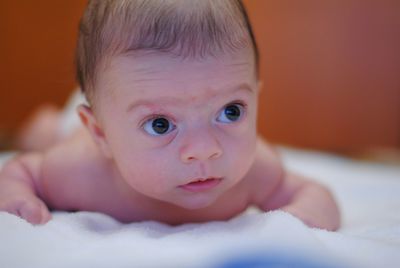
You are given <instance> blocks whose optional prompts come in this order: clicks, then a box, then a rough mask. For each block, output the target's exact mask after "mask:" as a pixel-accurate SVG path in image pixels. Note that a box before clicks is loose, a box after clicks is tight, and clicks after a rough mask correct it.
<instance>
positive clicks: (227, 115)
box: [217, 103, 244, 123]
mask: <svg viewBox="0 0 400 268" xmlns="http://www.w3.org/2000/svg"><path fill="white" fill-rule="evenodd" d="M243 110H244V106H243V105H242V104H239V103H234V104H229V105H227V106H225V108H224V109H222V111H221V112H220V114H219V115H218V118H217V121H219V122H222V123H231V122H235V121H237V120H239V119H240V117H241V116H242V114H243Z"/></svg>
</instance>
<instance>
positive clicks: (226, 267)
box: [215, 254, 346, 268]
mask: <svg viewBox="0 0 400 268" xmlns="http://www.w3.org/2000/svg"><path fill="white" fill-rule="evenodd" d="M265 267H268V268H278V267H279V268H284V267H290V268H339V267H340V268H342V267H346V266H338V265H334V264H328V263H325V262H322V261H316V260H315V259H310V258H306V257H298V256H285V255H282V254H276V255H275V254H274V255H260V254H254V255H251V254H247V255H242V256H236V257H232V258H231V259H228V260H227V261H225V262H224V261H223V262H222V263H221V264H220V265H218V266H216V267H215V268H265Z"/></svg>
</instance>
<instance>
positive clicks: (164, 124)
mask: <svg viewBox="0 0 400 268" xmlns="http://www.w3.org/2000/svg"><path fill="white" fill-rule="evenodd" d="M143 129H144V130H145V131H146V132H147V133H149V134H150V135H153V136H160V135H165V134H167V133H169V132H171V131H172V130H174V129H175V125H173V124H172V123H171V122H170V121H169V120H168V119H166V118H164V117H157V118H153V119H150V120H147V121H146V122H145V123H144V125H143Z"/></svg>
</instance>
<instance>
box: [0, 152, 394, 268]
mask: <svg viewBox="0 0 400 268" xmlns="http://www.w3.org/2000/svg"><path fill="white" fill-rule="evenodd" d="M281 152H282V156H283V159H284V162H285V163H286V166H287V167H288V168H289V169H291V170H295V171H297V172H300V173H302V174H304V175H309V176H312V177H314V178H315V179H316V180H318V181H320V182H322V183H324V184H326V185H328V186H329V187H330V188H331V189H332V191H333V193H334V194H335V196H336V198H337V200H338V203H339V205H340V208H341V211H342V217H343V222H342V223H343V227H342V228H341V230H340V231H338V232H327V231H324V230H319V229H312V228H308V227H306V226H305V225H304V224H303V223H302V222H300V221H299V220H297V219H296V218H294V217H292V216H291V215H289V214H287V213H284V212H281V211H274V212H270V213H260V212H258V211H254V210H249V211H247V212H246V213H244V214H243V215H241V216H238V217H236V218H235V219H233V220H231V221H228V222H209V223H205V224H186V225H182V226H178V227H170V226H167V225H164V224H161V223H156V222H143V223H132V224H121V223H119V222H117V221H115V220H114V219H112V218H110V217H108V216H106V215H102V214H98V213H88V212H79V213H65V212H54V213H53V220H52V221H51V222H49V223H48V224H46V225H44V226H31V225H30V224H28V223H26V222H25V221H23V220H21V219H19V218H18V217H15V216H13V215H10V214H7V213H4V212H2V213H0V267H139V268H141V267H210V268H211V267H216V268H219V267H221V268H222V267H226V268H227V267H231V268H233V267H400V167H394V166H385V165H379V164H373V163H367V162H357V161H352V160H350V159H346V158H340V157H336V156H333V155H328V154H323V153H318V152H306V151H299V150H291V149H287V148H281ZM0 156H1V154H0ZM0 163H1V157H0ZM233 198H234V197H233ZM279 265H281V266H279Z"/></svg>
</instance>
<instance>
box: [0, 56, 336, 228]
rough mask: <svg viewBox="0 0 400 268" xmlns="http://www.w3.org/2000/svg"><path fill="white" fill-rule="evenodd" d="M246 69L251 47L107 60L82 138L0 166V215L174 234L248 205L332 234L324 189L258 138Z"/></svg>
mask: <svg viewBox="0 0 400 268" xmlns="http://www.w3.org/2000/svg"><path fill="white" fill-rule="evenodd" d="M254 66H255V64H254V60H253V56H252V53H251V51H249V50H248V49H243V50H241V51H239V52H236V53H235V54H233V55H221V56H218V57H211V56H210V57H205V58H202V59H190V58H185V59H182V58H179V57H173V56H171V55H168V54H162V53H135V54H125V55H119V56H115V57H113V58H112V59H111V61H110V62H109V64H108V65H107V66H106V67H105V68H103V69H102V70H100V71H99V72H100V73H99V74H98V76H97V80H96V94H97V95H96V96H95V103H93V104H92V106H91V107H89V106H85V105H82V106H80V107H79V108H78V113H79V115H80V117H81V120H82V122H83V126H85V128H83V127H82V128H81V129H78V130H77V131H76V132H75V133H74V134H73V135H72V136H71V137H69V138H67V139H65V140H63V141H62V142H59V143H58V144H56V145H54V146H52V147H51V148H49V149H47V150H46V151H44V152H34V153H26V154H21V155H19V156H17V157H16V158H14V159H12V160H11V161H9V162H8V163H7V164H6V165H5V166H4V167H3V169H2V171H1V173H0V210H3V211H7V212H9V213H13V214H15V215H18V216H20V217H22V218H24V219H26V220H27V221H29V222H30V223H32V224H44V223H46V222H47V221H49V220H50V219H51V214H50V212H49V210H66V211H81V210H83V211H96V212H102V213H105V214H108V215H110V216H112V217H114V218H116V219H117V220H119V221H121V222H138V221H146V220H155V221H160V222H164V223H167V224H171V225H177V224H183V223H193V222H206V221H215V220H228V219H231V218H232V217H234V216H236V215H238V214H239V213H241V212H243V211H244V210H246V209H247V208H248V207H249V206H256V207H258V208H260V209H261V210H263V211H270V210H275V209H281V210H283V211H287V212H289V213H291V214H292V215H294V216H296V217H298V218H299V219H301V220H302V221H303V222H305V223H306V224H307V225H309V226H310V227H318V228H323V229H327V230H336V229H338V228H339V225H340V216H339V211H338V208H337V206H336V204H335V201H334V199H333V197H332V195H331V193H330V192H329V190H328V189H327V188H325V187H324V186H322V185H320V184H317V183H315V182H313V181H311V180H307V179H306V178H303V177H302V176H299V175H296V174H293V173H291V172H287V171H285V170H284V169H283V166H282V163H281V161H280V160H279V156H278V154H277V153H276V152H275V150H274V149H273V148H272V147H271V146H270V145H268V144H267V143H266V142H265V141H263V140H262V139H260V138H259V137H258V135H257V131H256V118H257V101H258V93H259V90H260V89H259V84H260V83H258V81H257V79H256V76H255V73H256V71H255V68H254Z"/></svg>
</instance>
